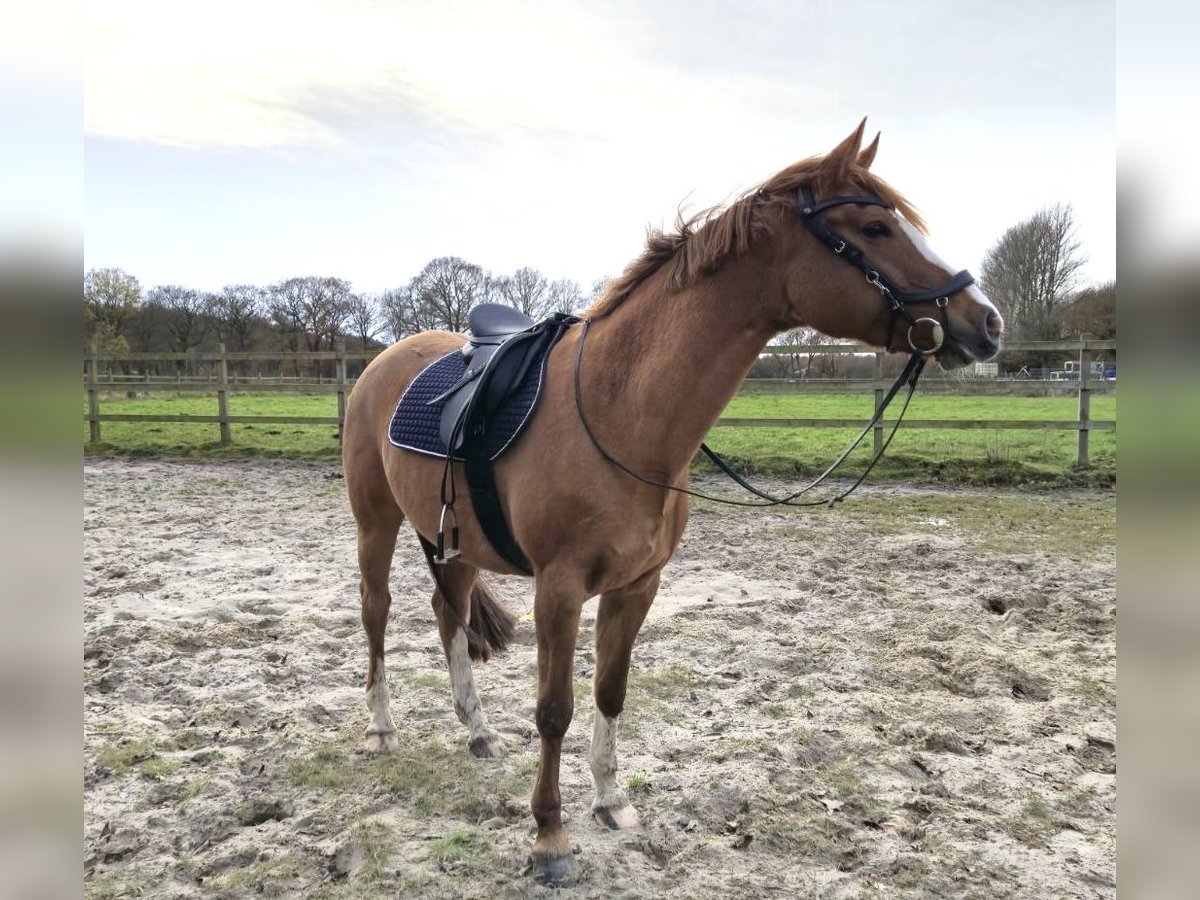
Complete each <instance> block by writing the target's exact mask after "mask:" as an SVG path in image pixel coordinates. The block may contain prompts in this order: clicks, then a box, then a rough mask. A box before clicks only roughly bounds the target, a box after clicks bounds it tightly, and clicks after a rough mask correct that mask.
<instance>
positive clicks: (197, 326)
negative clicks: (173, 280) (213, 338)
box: [146, 284, 209, 353]
mask: <svg viewBox="0 0 1200 900" xmlns="http://www.w3.org/2000/svg"><path fill="white" fill-rule="evenodd" d="M208 305H209V304H208V298H207V296H206V295H204V294H202V293H201V292H200V291H196V290H192V289H191V288H186V287H180V286H179V285H177V284H163V285H159V286H157V287H154V288H151V289H150V291H149V293H147V294H146V306H149V307H157V308H158V310H159V311H160V312H159V315H160V316H161V320H162V326H163V329H164V331H165V332H166V334H167V340H168V344H169V346H170V348H171V349H172V350H174V351H175V352H176V353H186V352H187V351H188V350H191V349H192V348H193V347H198V346H200V344H201V343H202V342H203V341H204V338H205V335H206V334H207V332H208V319H207V315H206V314H207V312H208Z"/></svg>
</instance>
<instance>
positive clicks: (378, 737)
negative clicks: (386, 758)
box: [363, 731, 400, 753]
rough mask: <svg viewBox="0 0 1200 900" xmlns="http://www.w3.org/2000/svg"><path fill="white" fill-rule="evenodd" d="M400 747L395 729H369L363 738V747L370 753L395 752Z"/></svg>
mask: <svg viewBox="0 0 1200 900" xmlns="http://www.w3.org/2000/svg"><path fill="white" fill-rule="evenodd" d="M399 747H400V741H399V739H398V738H397V737H396V732H394V731H368V732H367V736H366V738H364V739H363V749H364V750H366V751H367V752H368V753H393V752H395V751H396V750H397V749H399Z"/></svg>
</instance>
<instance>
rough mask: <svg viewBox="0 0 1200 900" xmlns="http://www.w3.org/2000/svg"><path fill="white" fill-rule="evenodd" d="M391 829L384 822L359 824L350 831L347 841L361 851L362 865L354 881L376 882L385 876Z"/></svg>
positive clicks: (375, 821) (372, 821)
mask: <svg viewBox="0 0 1200 900" xmlns="http://www.w3.org/2000/svg"><path fill="white" fill-rule="evenodd" d="M391 837H392V829H391V828H389V827H388V825H387V824H386V823H384V822H380V821H378V820H371V821H366V822H359V823H357V824H355V825H354V827H353V828H351V829H350V834H349V841H350V842H351V843H354V844H357V845H358V846H359V847H361V848H362V851H363V865H362V868H361V869H359V870H358V872H357V873H356V874H355V876H354V877H355V879H356V880H360V881H366V882H377V881H380V880H381V879H383V878H384V877H385V876H386V872H385V865H386V863H387V861H388V858H389V857H390V855H391V843H392V842H391Z"/></svg>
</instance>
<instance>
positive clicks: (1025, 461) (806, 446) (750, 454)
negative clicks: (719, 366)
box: [708, 389, 1117, 484]
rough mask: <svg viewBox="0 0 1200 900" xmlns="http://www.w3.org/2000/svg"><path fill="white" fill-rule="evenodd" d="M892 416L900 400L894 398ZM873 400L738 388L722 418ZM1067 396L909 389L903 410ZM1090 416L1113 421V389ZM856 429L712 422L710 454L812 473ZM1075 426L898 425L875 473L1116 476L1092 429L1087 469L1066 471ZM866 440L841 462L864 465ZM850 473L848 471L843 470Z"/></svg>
mask: <svg viewBox="0 0 1200 900" xmlns="http://www.w3.org/2000/svg"><path fill="white" fill-rule="evenodd" d="M893 410H894V411H895V413H893V415H894V414H896V413H898V412H899V407H898V406H895V405H893ZM872 412H873V400H872V399H871V398H870V397H868V396H866V395H862V394H786V393H785V394H764V393H759V392H757V391H755V390H749V389H747V390H743V391H742V392H741V393H740V394H739V395H738V396H736V397H734V399H733V400H732V401H731V402H730V404H729V406H728V407H727V408H726V410H725V413H724V416H725V417H727V418H762V419H770V418H830V419H833V418H842V419H854V420H860V419H861V420H862V422H863V423H864V424H865V423H866V422H867V420H868V419H869V418H870V416H871V414H872ZM1077 412H1078V401H1077V400H1076V399H1075V398H1074V397H969V396H945V395H922V394H921V393H920V391H919V390H918V392H917V394H916V396H915V397H914V398H913V401H912V404H911V406H910V407H909V410H908V413H907V418H908V419H912V420H916V419H982V420H987V419H1031V420H1040V421H1046V420H1072V419H1074V418H1075V417H1076V415H1077ZM1091 417H1092V418H1093V419H1097V420H1114V421H1115V420H1116V417H1117V401H1116V397H1115V396H1112V395H1106V394H1096V395H1094V396H1093V397H1092V404H1091ZM857 433H858V429H840V428H819V429H818V428H811V429H788V428H731V427H721V428H715V429H713V431H712V433H711V434H710V435H709V439H708V443H709V444H710V445H711V446H712V447H713V449H715V450H716V451H717V452H718V453H720V454H722V455H723V456H726V457H729V458H731V459H733V460H736V461H737V462H739V463H740V464H741V465H742V466H743V467H744V468H746V469H747V470H750V471H754V472H760V473H765V474H773V475H815V474H817V473H819V472H820V471H823V470H824V468H825V466H826V465H828V464H829V463H830V462H832V461H833V460H834V459H835V458H836V457H837V455H838V453H840V452H841V450H842V448H843V447H845V446H847V445H848V444H849V443H850V441H851V440H852V439H853V438H854V437H855V436H856V434H857ZM1076 440H1077V439H1076V433H1075V432H1074V431H1058V430H1053V431H1052V430H1029V431H1026V430H1008V429H1004V430H1001V429H972V430H944V429H936V430H935V429H911V430H908V429H903V428H902V429H901V430H900V431H899V432H898V433H897V434H896V437H895V439H894V440H893V441H892V444H891V446H890V447H889V448H888V452H887V454H886V455H885V456H884V458H883V460H882V461H881V462H880V464H879V465H878V466H877V467H876V469H875V472H876V473H878V474H879V475H880V476H883V477H893V478H936V479H938V480H943V481H952V482H962V483H971V484H989V483H1020V482H1027V481H1028V482H1054V481H1083V482H1093V483H1095V482H1106V481H1111V480H1112V479H1113V478H1115V476H1116V456H1117V439H1116V434H1115V432H1111V431H1094V432H1092V434H1091V439H1090V463H1091V468H1090V472H1089V473H1088V474H1087V475H1082V474H1081V473H1078V472H1077V471H1076V470H1075V465H1074V463H1075V457H1076ZM870 454H871V438H870V437H868V438H867V439H866V440H864V441H863V446H861V447H860V448H859V449H858V450H857V451H855V453H854V454H852V455H851V457H850V459H849V461H848V462H847V466H849V467H851V470H854V471H858V469H854V466H855V465H857V466H858V467H859V468H861V466H863V465H865V464H866V462H867V460H868V459H869V458H870ZM848 471H849V470H848Z"/></svg>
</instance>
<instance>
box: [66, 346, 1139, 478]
mask: <svg viewBox="0 0 1200 900" xmlns="http://www.w3.org/2000/svg"><path fill="white" fill-rule="evenodd" d="M1116 349H1117V342H1116V341H1115V340H1094V339H1089V338H1081V339H1078V340H1068V341H1019V342H1018V341H1014V342H1012V343H1010V344H1007V345H1005V351H1006V352H1060V353H1061V352H1064V351H1065V352H1072V353H1076V354H1078V365H1079V378H1078V380H1075V381H1028V380H1016V379H1013V378H1005V377H988V378H953V379H949V378H948V379H930V380H928V381H927V382H926V384H927V385H930V386H934V385H937V386H938V388H939V389H942V390H944V389H951V390H962V391H964V392H965V393H989V394H994V393H1004V392H1008V391H1011V390H1012V389H1013V388H1014V387H1017V386H1019V387H1020V388H1022V389H1028V388H1033V389H1035V390H1038V391H1039V392H1043V393H1047V394H1050V393H1054V394H1062V393H1066V392H1070V393H1072V394H1075V395H1076V396H1077V398H1078V415H1077V418H1075V419H1069V420H1063V419H1055V420H1045V419H905V421H904V424H903V426H902V427H903V428H907V429H1020V430H1038V431H1040V430H1047V429H1053V430H1068V431H1075V432H1077V443H1076V464H1077V465H1078V466H1080V467H1086V466H1087V465H1088V443H1089V441H1088V438H1089V435H1090V433H1091V432H1092V431H1115V430H1116V427H1117V423H1116V422H1115V421H1111V420H1095V419H1092V417H1091V397H1092V394H1093V393H1097V392H1100V393H1111V392H1115V390H1116V385H1115V382H1113V381H1105V380H1100V379H1096V378H1094V377H1092V376H1091V374H1090V372H1089V369H1090V367H1089V362H1091V359H1090V357H1091V356H1092V355H1094V354H1095V353H1097V352H1106V351H1115V350H1116ZM380 352H382V351H379V350H356V351H347V350H346V349H345V346H344V344H341V343H339V344H337V345H336V346H335V348H334V349H333V350H317V351H300V352H285V351H280V352H260V351H254V352H236V353H227V352H225V347H224V345H223V344H221V345H218V346H217V349H216V351H211V352H210V351H205V352H189V353H123V354H114V353H106V354H102V353H98V352H93V353H92V354H91V355H89V356H88V357H87V359H86V360H85V361H84V389H85V391H86V393H87V402H88V411H87V412H86V413H84V420H85V421H86V422H87V423H88V426H89V438H90V440H91V442H92V443H99V442H100V440H101V434H102V431H101V423H103V422H165V423H191V424H209V425H217V426H218V427H219V428H220V434H221V442H222V443H230V442H231V441H232V435H231V431H230V426H231V425H242V424H255V425H260V424H262V425H322V426H329V425H336V426H337V429H338V436H339V439H340V436H341V430H342V425H343V424H344V422H345V420H346V398H347V396H348V395H349V393H350V391H351V389H352V388H353V386H354V382H355V380H356V379H352V378H349V377H348V376H347V363H348V362H351V361H362V362H364V363H365V362H368V361H370V360H371V359H373V358H374V357H375V356H377V355H378V354H379V353H380ZM763 352H764V353H768V354H795V355H809V354H812V355H825V354H842V355H846V354H853V355H856V356H858V357H869V356H871V355H873V356H874V377H872V378H820V379H813V378H805V379H771V380H769V381H770V383H772V384H780V383H783V384H786V385H787V387H786V388H784V389H786V390H789V391H794V392H796V393H809V392H811V393H822V392H828V391H841V392H855V391H864V390H870V391H872V392H873V394H874V399H875V403H876V406H878V404H879V403H881V402H882V400H883V396H884V393H885V392H886V390H887V388H888V387H889V386H890V384H889V382H888V381H887V380H885V379H884V371H883V370H884V366H885V360H886V358H887V354H884V353H880V352H875V351H872V350H869V349H866V348H864V347H862V346H859V345H856V344H815V345H811V346H795V345H774V346H769V347H766V348H765V349H764V351H763ZM277 361H283V362H285V363H291V364H292V365H293V366H295V367H299V366H300V365H301V364H303V363H318V364H319V363H321V362H333V363H334V374H333V376H332V377H324V376H322V375H320V374H318V375H317V376H316V377H315V378H314V377H311V376H309V377H300V376H283V375H279V376H268V377H265V378H264V377H263V376H261V375H240V374H233V375H231V374H230V373H229V363H237V362H277ZM146 362H173V363H183V362H186V363H189V364H191V365H193V366H194V365H195V364H199V363H207V364H211V368H210V370H209V371H208V372H206V373H205V374H204V375H183V374H181V373H176V374H172V375H158V374H149V373H146V372H142V373H128V372H124V373H122V372H114V371H112V368H111V364H113V363H117V364H120V365H128V364H130V363H146ZM101 363H108V364H109V368H108V369H107V370H106V371H103V372H102V371H101ZM766 382H767V380H765V379H764V380H762V381H761V382H760V383H766ZM115 390H121V391H134V392H138V393H141V392H149V391H169V392H173V393H179V392H196V393H215V394H216V398H217V414H216V415H211V416H206V415H191V414H170V415H168V414H160V413H155V414H131V413H102V412H101V411H100V403H101V395H102V394H103V393H105V392H111V391H115ZM238 391H242V392H247V393H260V392H278V393H299V392H303V393H329V394H336V395H337V415H336V416H239V415H231V414H230V412H229V394H230V393H234V392H238ZM939 392H940V391H939ZM893 422H894V420H893V421H892V422H889V421H888V420H881V421H880V422H878V423H877V424H876V426H875V428H874V429H873V438H874V445H875V449H876V450H878V449H879V448H880V447H881V446H882V444H883V441H884V438H885V434H886V431H887V430H888V429H889V428H890V427H891V425H892V424H893ZM861 425H862V422H861V421H860V420H856V419H835V418H812V419H807V418H804V419H797V418H786V419H785V418H769V419H764V418H737V417H729V418H721V419H718V420H717V422H716V424H715V426H714V427H718V428H858V427H860V426H861Z"/></svg>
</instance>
